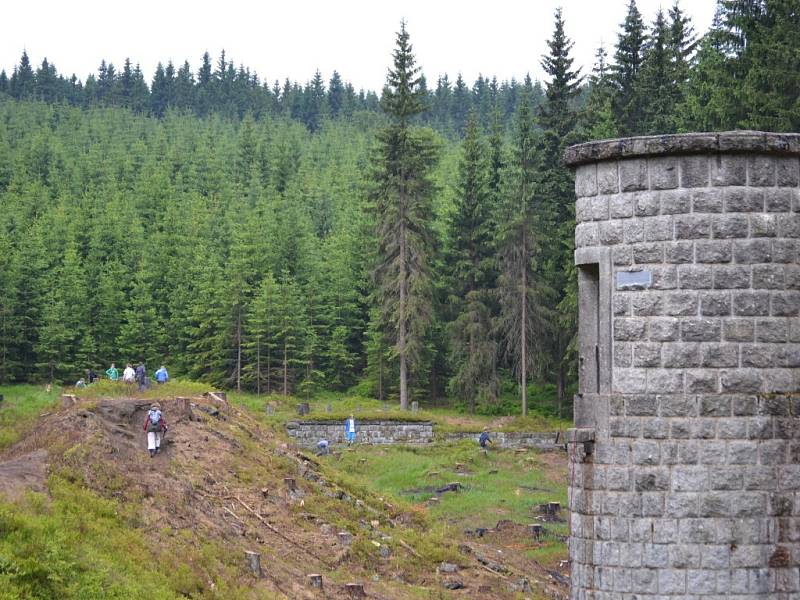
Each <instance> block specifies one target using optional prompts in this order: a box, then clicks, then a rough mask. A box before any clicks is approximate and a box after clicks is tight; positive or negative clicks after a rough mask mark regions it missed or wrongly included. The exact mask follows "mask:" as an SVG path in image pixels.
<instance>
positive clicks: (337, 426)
mask: <svg viewBox="0 0 800 600" xmlns="http://www.w3.org/2000/svg"><path fill="white" fill-rule="evenodd" d="M286 432H287V433H288V434H289V436H290V437H292V438H294V439H295V441H296V442H297V443H298V445H300V446H304V447H306V448H314V447H316V445H317V442H318V441H319V440H321V439H326V440H328V441H329V442H330V443H331V444H343V443H345V433H344V420H342V421H290V422H289V423H287V424H286ZM432 441H433V423H431V422H430V421H389V420H384V421H359V420H356V442H357V443H360V444H427V443H429V442H432Z"/></svg>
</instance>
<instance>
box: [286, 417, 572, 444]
mask: <svg viewBox="0 0 800 600" xmlns="http://www.w3.org/2000/svg"><path fill="white" fill-rule="evenodd" d="M356 422H357V426H356V442H357V443H359V444H429V443H431V442H432V441H433V439H434V432H433V423H431V422H430V421H391V420H376V421H366V420H361V421H358V420H357V421H356ZM286 432H287V433H288V434H289V436H290V437H292V438H294V440H295V441H296V442H297V444H298V445H299V446H303V447H305V448H314V447H316V445H317V442H318V441H319V440H322V439H325V440H328V442H330V443H331V444H343V443H345V434H344V421H338V420H337V421H333V420H303V421H290V422H288V423H287V424H286ZM489 435H490V437H491V440H492V442H493V447H494V448H511V449H516V448H535V449H537V450H542V451H552V450H558V449H559V448H561V447H560V446H556V445H555V439H556V434H555V432H546V433H529V432H502V431H497V432H493V431H490V432H489ZM479 436H480V433H469V432H458V433H446V434H444V439H445V440H446V441H458V440H463V439H471V440H474V441H475V443H476V444H477V443H478V437H479Z"/></svg>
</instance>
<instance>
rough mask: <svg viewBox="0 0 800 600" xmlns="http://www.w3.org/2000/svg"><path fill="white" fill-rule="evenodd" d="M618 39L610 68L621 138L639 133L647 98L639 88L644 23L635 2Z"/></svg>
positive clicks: (633, 1) (630, 5) (629, 7)
mask: <svg viewBox="0 0 800 600" xmlns="http://www.w3.org/2000/svg"><path fill="white" fill-rule="evenodd" d="M621 27H622V31H620V33H619V36H618V38H617V45H616V51H615V53H614V64H613V65H612V66H611V72H612V81H613V82H614V88H615V91H616V94H615V98H614V113H615V117H616V120H617V122H618V123H619V129H620V133H621V134H622V135H636V134H638V133H640V132H641V123H642V116H643V114H644V105H645V102H646V100H647V99H646V98H644V97H642V95H641V92H640V87H639V85H638V81H639V75H640V72H641V68H642V60H643V59H644V44H645V31H644V22H643V21H642V15H641V13H640V12H639V9H638V8H637V7H636V0H630V3H629V4H628V14H627V15H626V16H625V21H624V22H623V23H622V25H621Z"/></svg>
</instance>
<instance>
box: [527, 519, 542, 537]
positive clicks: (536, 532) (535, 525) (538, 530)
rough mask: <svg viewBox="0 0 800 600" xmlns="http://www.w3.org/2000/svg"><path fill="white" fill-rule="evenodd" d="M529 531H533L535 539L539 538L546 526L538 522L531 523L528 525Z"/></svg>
mask: <svg viewBox="0 0 800 600" xmlns="http://www.w3.org/2000/svg"><path fill="white" fill-rule="evenodd" d="M528 531H529V532H530V533H531V535H532V536H533V537H534V539H537V540H538V539H539V538H540V537H541V535H542V533H544V527H542V526H541V525H540V524H538V523H531V524H530V525H528Z"/></svg>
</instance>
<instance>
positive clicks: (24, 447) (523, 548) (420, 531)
mask: <svg viewBox="0 0 800 600" xmlns="http://www.w3.org/2000/svg"><path fill="white" fill-rule="evenodd" d="M200 388H201V386H197V384H191V383H190V384H187V383H179V382H178V383H174V384H171V385H170V386H169V387H168V388H159V389H157V390H155V391H152V390H151V391H150V392H148V393H146V394H143V395H142V396H139V395H137V394H134V395H133V396H132V397H109V394H108V393H106V392H107V390H103V389H102V388H101V387H100V386H98V387H94V388H91V389H90V391H91V393H90V394H87V395H89V396H92V397H88V398H82V399H81V400H79V402H78V404H77V405H75V406H70V407H67V408H61V407H60V405H59V404H54V400H55V393H50V394H47V393H45V392H43V391H42V390H37V389H33V388H29V387H16V388H10V389H9V388H5V389H4V391H3V393H4V394H5V395H6V399H7V400H6V402H4V406H3V407H0V419H2V422H3V423H5V424H13V425H12V426H11V427H10V428H9V431H12V432H13V433H12V435H13V439H12V435H9V436H7V437H6V438H5V439H6V440H7V443H6V446H5V448H4V449H3V450H0V483H1V484H2V485H0V489H2V490H3V492H2V494H0V498H2V499H0V599H3V600H5V599H11V598H14V599H22V598H25V599H28V598H36V599H38V598H42V599H44V598H66V599H70V598H76V599H77V598H80V599H81V600H83V599H94V598H97V599H100V598H104V599H105V598H120V599H122V598H141V597H153V598H181V597H184V598H186V597H189V598H224V599H228V598H233V599H238V598H242V599H245V598H292V599H294V598H318V597H321V596H320V595H319V594H318V593H316V592H315V591H314V590H313V589H312V588H310V587H309V585H308V580H307V576H308V575H309V574H310V573H320V574H322V575H323V580H324V582H325V584H324V585H325V594H326V596H325V597H328V598H340V597H341V598H343V597H347V592H346V588H345V584H346V583H348V582H358V583H361V584H363V585H364V586H365V589H366V591H367V594H368V597H371V598H373V597H374V598H440V597H441V598H448V597H453V598H458V597H462V598H470V597H474V595H475V594H478V593H479V590H484V591H483V592H480V594H481V597H486V598H498V599H499V598H513V597H515V594H516V593H517V592H516V591H514V590H515V589H517V588H518V587H519V585H518V583H517V582H518V580H519V579H520V578H521V577H525V578H527V579H528V580H529V581H530V584H531V585H533V586H534V588H535V589H536V590H537V591H536V593H535V594H529V595H528V596H529V597H535V598H539V597H541V598H559V597H561V595H563V587H561V586H560V585H559V584H558V583H557V582H556V579H554V576H553V575H552V574H551V573H556V575H557V574H558V570H559V560H560V559H561V558H563V557H564V556H565V546H564V544H563V542H562V541H560V540H559V537H558V536H559V535H561V534H562V533H563V528H564V525H563V524H561V523H558V524H553V525H548V526H547V528H548V537H545V538H544V539H542V540H541V541H536V540H533V539H532V538H530V536H529V535H528V534H527V531H526V524H527V523H528V522H529V521H531V522H532V520H533V519H534V518H535V516H536V514H537V513H536V504H537V503H539V502H543V501H547V500H554V499H555V500H560V501H562V502H563V501H564V494H565V491H564V486H563V483H559V482H563V474H564V468H565V466H564V459H563V457H561V456H560V455H538V454H534V453H525V454H516V453H509V452H499V453H492V454H490V455H489V456H488V457H486V456H484V455H483V454H482V453H480V452H478V451H477V450H476V448H475V447H474V445H473V444H468V443H460V444H453V445H447V444H436V445H433V446H431V447H429V448H423V449H409V448H402V447H391V448H389V447H383V448H381V447H358V448H355V449H352V450H349V451H344V452H342V453H339V454H335V455H331V456H327V457H319V458H317V457H314V456H311V455H307V454H306V453H303V452H299V451H297V450H296V449H293V447H292V446H291V444H289V443H288V442H287V439H286V438H285V436H284V434H283V432H282V423H281V421H280V414H284V412H285V413H287V414H288V402H287V403H285V404H287V406H285V407H282V408H281V409H280V411H276V413H275V414H273V415H267V414H266V412H265V411H264V408H263V404H259V402H258V401H257V399H255V398H253V397H236V398H232V399H231V403H230V404H227V405H220V404H219V403H216V405H215V403H214V402H212V401H209V400H208V399H204V398H203V397H202V396H199V395H197V393H198V392H199V391H201V389H200ZM112 391H114V390H112ZM167 392H169V393H167ZM176 396H192V400H191V403H192V404H188V403H186V402H185V401H182V400H179V399H175V397H176ZM155 397H159V399H160V402H161V403H162V406H163V407H164V411H165V416H166V418H167V420H168V422H169V423H170V424H171V429H170V431H169V433H168V434H167V436H166V438H165V446H164V448H165V451H164V453H162V454H161V455H157V456H156V457H155V458H154V459H151V458H149V456H148V454H147V452H146V451H145V450H144V439H143V435H144V434H143V433H142V430H141V427H142V422H143V417H144V414H145V411H146V409H147V407H148V406H149V404H150V402H151V401H152V399H153V398H155ZM330 402H336V400H335V399H330ZM339 402H342V403H343V405H342V406H341V407H339V408H340V409H341V408H344V406H346V405H347V403H351V402H355V400H354V399H341V400H339ZM248 406H249V408H248ZM376 410H380V408H379V407H376ZM39 415H43V416H39ZM443 417H444V415H441V416H440V418H443ZM5 430H6V428H4V431H5ZM456 463H461V464H462V466H460V467H459V468H458V469H456ZM437 472H438V475H436V474H435V473H437ZM459 473H460V474H459ZM286 478H291V479H292V480H293V487H294V489H290V487H289V486H288V485H287V483H286ZM457 480H459V481H461V482H462V483H463V488H462V489H461V490H460V491H458V492H453V493H450V492H448V493H446V494H443V495H441V497H440V500H439V503H438V504H433V503H431V501H430V500H429V498H430V496H431V492H429V491H426V490H421V491H420V490H419V489H414V488H427V487H435V486H438V485H440V484H442V483H446V482H450V481H457ZM529 488H530V489H529ZM32 490H38V491H32ZM537 490H538V491H537ZM498 521H501V523H498ZM476 527H477V528H487V529H488V530H489V531H488V532H486V534H485V535H484V536H482V537H480V538H478V537H475V536H474V535H470V534H469V533H467V532H465V530H474V529H475V528H476ZM495 527H498V529H497V531H496V532H495ZM508 527H512V528H515V529H514V530H515V531H516V532H517V533H516V534H515V535H514V536H511V538H513V543H510V544H509V540H510V537H509V535H508V530H507V528H508ZM504 528H506V529H504ZM341 531H347V532H349V533H350V534H352V543H350V544H346V543H344V541H343V540H341V539H340V536H339V532H341ZM246 550H255V551H258V552H260V553H261V557H262V565H263V566H264V571H265V576H264V577H262V578H255V577H254V576H253V575H252V574H251V573H249V572H248V569H247V566H246V562H245V560H244V553H245V551H246ZM487 561H488V562H487ZM443 562H447V563H452V564H455V565H457V569H458V570H457V572H456V573H454V574H446V573H440V572H439V571H438V567H439V565H440V564H441V563H443ZM487 565H488V568H487ZM456 580H457V581H458V582H459V583H460V584H461V585H463V586H464V588H463V589H461V590H453V591H450V590H447V589H445V588H444V587H443V586H444V584H447V583H450V584H452V583H453V581H456ZM537 581H538V582H539V583H538V584H537V583H536V582H537ZM515 586H516V587H515ZM520 589H521V588H520ZM486 590H491V591H490V592H487V591H486Z"/></svg>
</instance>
